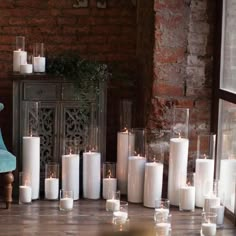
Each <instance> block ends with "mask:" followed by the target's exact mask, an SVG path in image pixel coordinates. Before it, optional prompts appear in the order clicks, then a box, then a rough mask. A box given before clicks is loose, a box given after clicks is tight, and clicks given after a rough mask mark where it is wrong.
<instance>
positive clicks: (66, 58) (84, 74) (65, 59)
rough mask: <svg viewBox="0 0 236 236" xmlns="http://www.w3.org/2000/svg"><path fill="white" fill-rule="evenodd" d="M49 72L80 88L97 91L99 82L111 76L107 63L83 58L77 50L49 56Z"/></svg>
mask: <svg viewBox="0 0 236 236" xmlns="http://www.w3.org/2000/svg"><path fill="white" fill-rule="evenodd" d="M47 73H49V74H51V75H55V76H59V77H62V78H64V79H66V80H68V81H70V82H72V83H73V84H74V86H75V88H76V89H78V90H81V89H82V90H83V91H87V92H89V91H93V92H96V93H98V92H99V82H100V81H106V80H107V79H108V78H109V76H110V73H109V72H108V67H107V65H106V64H103V63H100V62H96V61H91V60H87V59H84V58H81V57H80V56H79V55H78V53H76V52H75V53H73V52H66V53H63V54H60V55H56V56H52V57H49V58H48V60H47Z"/></svg>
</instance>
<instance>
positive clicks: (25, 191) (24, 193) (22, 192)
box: [19, 185, 32, 203]
mask: <svg viewBox="0 0 236 236" xmlns="http://www.w3.org/2000/svg"><path fill="white" fill-rule="evenodd" d="M31 196H32V191H31V187H30V186H24V185H21V186H20V187H19V202H20V203H30V202H31Z"/></svg>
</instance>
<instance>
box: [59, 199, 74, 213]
mask: <svg viewBox="0 0 236 236" xmlns="http://www.w3.org/2000/svg"><path fill="white" fill-rule="evenodd" d="M60 209H61V210H71V209H73V198H69V197H65V198H61V199H60Z"/></svg>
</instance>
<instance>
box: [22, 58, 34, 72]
mask: <svg viewBox="0 0 236 236" xmlns="http://www.w3.org/2000/svg"><path fill="white" fill-rule="evenodd" d="M20 73H21V74H31V73H33V65H32V55H27V58H25V56H24V55H21V64H20Z"/></svg>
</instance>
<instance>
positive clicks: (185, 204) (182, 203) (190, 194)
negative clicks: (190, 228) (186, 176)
mask: <svg viewBox="0 0 236 236" xmlns="http://www.w3.org/2000/svg"><path fill="white" fill-rule="evenodd" d="M179 194H180V196H179V208H180V210H186V211H194V208H195V187H194V186H184V187H181V188H180V190H179Z"/></svg>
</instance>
